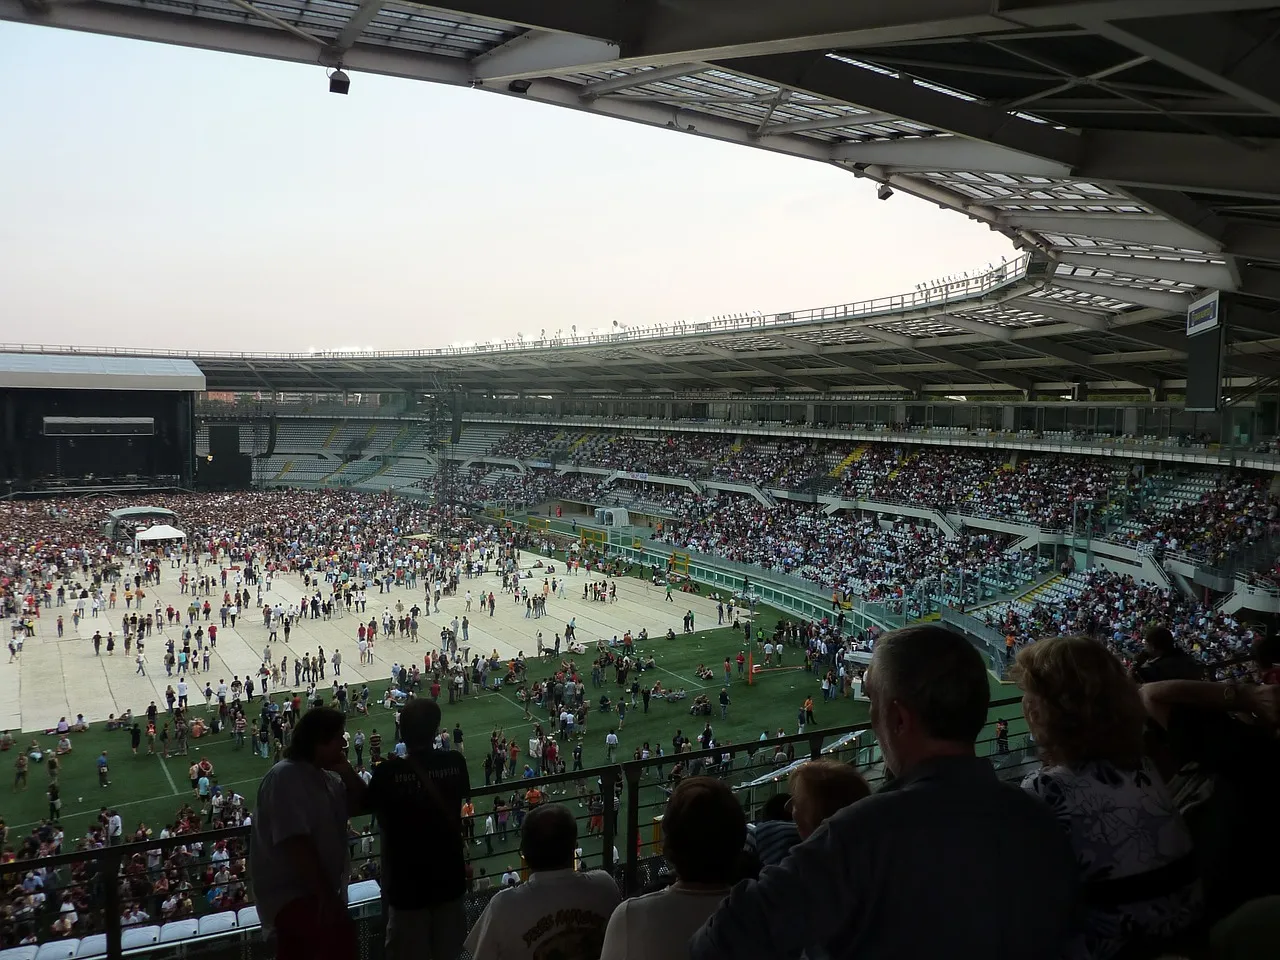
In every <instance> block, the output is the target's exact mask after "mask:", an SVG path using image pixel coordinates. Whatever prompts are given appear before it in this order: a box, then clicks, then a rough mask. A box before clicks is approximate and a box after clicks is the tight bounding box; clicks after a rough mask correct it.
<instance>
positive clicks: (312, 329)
mask: <svg viewBox="0 0 1280 960" xmlns="http://www.w3.org/2000/svg"><path fill="white" fill-rule="evenodd" d="M0 89H3V90H4V98H5V107H4V115H3V120H2V121H0V156H3V157H4V160H3V164H4V179H3V186H0V265H2V266H0V275H2V277H3V279H2V280H0V339H3V340H7V341H17V342H26V343H48V344H77V345H82V346H87V345H104V344H120V345H128V346H154V347H166V348H185V349H205V350H227V349H231V350H258V351H261V350H273V351H274V350H308V349H335V348H341V347H371V348H379V349H389V348H416V347H429V346H442V345H447V344H450V343H459V342H465V341H480V340H487V339H491V338H501V337H505V336H512V335H514V334H515V333H516V332H523V333H525V334H526V335H533V336H536V335H537V333H538V331H539V330H541V329H543V328H546V329H547V330H548V331H551V330H557V329H563V330H565V331H568V329H569V327H570V326H571V325H574V324H576V325H577V327H578V328H579V330H580V331H582V330H588V329H592V328H596V327H607V326H610V325H611V324H612V322H613V321H615V320H617V321H619V322H621V323H627V324H644V323H656V322H670V321H674V320H691V319H701V318H703V317H708V316H712V315H716V314H726V313H739V312H747V311H752V310H760V311H763V312H765V313H769V312H773V311H778V310H793V309H802V308H806V307H818V306H824V305H828V304H835V303H843V302H848V301H853V300H861V299H867V298H871V297H875V296H880V295H884V294H892V293H899V292H904V291H909V290H911V289H913V288H914V286H915V284H917V283H919V282H921V281H925V280H931V279H934V278H937V277H940V276H942V275H945V274H948V273H952V272H958V271H964V270H970V269H974V268H977V267H985V265H986V264H987V262H988V261H991V260H997V261H998V260H999V258H1000V257H1001V256H1002V255H1008V254H1010V253H1011V250H1010V248H1009V246H1008V244H1007V242H1006V241H1005V240H1004V239H1003V238H1002V237H1000V236H998V235H996V234H993V233H991V232H990V231H988V230H987V229H985V228H983V227H979V226H978V225H976V224H973V223H971V222H970V221H968V220H966V219H965V218H963V217H961V216H960V215H958V214H956V213H952V212H947V211H942V210H939V209H937V208H936V207H931V206H930V205H928V204H925V203H922V202H920V201H917V200H913V199H911V198H909V197H905V196H901V195H899V196H895V197H893V198H892V199H891V200H889V201H887V202H881V201H878V200H876V198H875V185H874V184H872V183H870V182H868V181H864V180H858V179H856V178H854V177H853V176H852V175H850V174H848V173H844V172H841V171H839V170H836V169H834V168H830V167H827V166H824V165H821V164H818V163H814V162H811V161H804V160H797V159H792V158H789V157H782V156H777V155H773V154H770V153H767V152H765V151H762V150H752V149H747V148H744V147H741V146H731V145H727V144H721V143H716V142H713V141H710V140H703V139H699V138H696V137H693V136H689V135H682V134H678V133H675V132H673V131H669V130H658V129H651V128H648V127H644V126H640V125H637V124H630V123H626V122H623V121H620V120H611V119H607V118H602V117H593V116H588V115H586V114H583V113H579V112H575V111H571V110H565V109H559V108H555V107H548V106H542V105H538V104H534V103H528V102H522V101H519V100H516V99H514V98H507V97H501V96H495V95H491V94H486V93H482V92H480V91H472V90H465V89H457V88H452V87H444V86H437V85H432V84H426V83H420V82H418V83H415V82H411V81H401V80H390V79H383V78H379V77H373V76H366V75H360V74H356V75H353V77H352V84H351V94H350V96H347V97H340V96H334V95H331V94H329V93H328V91H327V83H326V81H325V77H324V73H323V71H322V69H321V68H320V67H307V66H300V65H295V64H285V63H275V62H272V61H267V60H257V59H252V58H248V57H235V56H230V55H224V54H215V53H206V52H203V51H197V50H186V49H182V48H179V47H168V46H161V45H158V44H146V43H139V42H135V41H128V40H117V39H112V38H105V37H94V36H90V35H87V34H77V33H71V32H65V31H57V30H51V29H47V28H36V27H29V26H19V25H14V24H8V23H4V24H0Z"/></svg>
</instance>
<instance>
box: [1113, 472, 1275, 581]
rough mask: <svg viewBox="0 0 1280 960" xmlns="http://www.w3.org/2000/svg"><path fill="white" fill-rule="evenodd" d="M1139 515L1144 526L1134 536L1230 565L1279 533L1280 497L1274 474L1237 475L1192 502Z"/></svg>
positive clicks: (1135, 539) (1171, 550) (1197, 558)
mask: <svg viewBox="0 0 1280 960" xmlns="http://www.w3.org/2000/svg"><path fill="white" fill-rule="evenodd" d="M1138 519H1139V520H1140V521H1141V522H1142V523H1143V526H1142V527H1141V528H1140V529H1139V530H1137V531H1136V532H1134V533H1132V534H1130V535H1129V537H1128V539H1130V540H1131V541H1133V542H1136V543H1141V544H1150V545H1153V546H1155V547H1157V548H1159V549H1161V550H1164V551H1167V552H1168V553H1173V554H1184V555H1186V556H1189V557H1191V558H1192V559H1193V560H1195V561H1196V562H1198V563H1206V564H1209V565H1210V566H1215V567H1227V566H1230V565H1231V563H1232V561H1233V559H1234V558H1235V557H1236V556H1238V555H1239V553H1240V552H1241V550H1242V549H1243V548H1245V547H1247V546H1249V545H1251V544H1253V543H1256V542H1257V541H1259V540H1261V539H1263V538H1266V537H1275V536H1280V496H1277V495H1276V494H1275V493H1274V492H1272V477H1271V475H1269V474H1244V473H1239V474H1232V475H1228V476H1223V477H1220V478H1218V481H1217V483H1216V485H1215V486H1214V488H1213V489H1212V490H1210V491H1208V492H1206V493H1205V494H1203V495H1202V496H1201V497H1200V498H1199V499H1198V500H1196V501H1195V502H1193V503H1188V504H1184V505H1182V506H1179V507H1175V508H1174V509H1172V510H1168V511H1162V512H1160V513H1159V514H1156V513H1154V512H1153V511H1150V510H1149V511H1147V512H1145V513H1143V514H1140V515H1139V517H1138Z"/></svg>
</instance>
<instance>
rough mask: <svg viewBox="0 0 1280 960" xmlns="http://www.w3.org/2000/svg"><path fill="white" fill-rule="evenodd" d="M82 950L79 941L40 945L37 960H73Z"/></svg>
mask: <svg viewBox="0 0 1280 960" xmlns="http://www.w3.org/2000/svg"><path fill="white" fill-rule="evenodd" d="M79 949H80V941H79V940H54V941H52V942H51V943H42V944H40V950H39V952H37V953H36V960H72V958H73V957H75V955H76V951H77V950H79Z"/></svg>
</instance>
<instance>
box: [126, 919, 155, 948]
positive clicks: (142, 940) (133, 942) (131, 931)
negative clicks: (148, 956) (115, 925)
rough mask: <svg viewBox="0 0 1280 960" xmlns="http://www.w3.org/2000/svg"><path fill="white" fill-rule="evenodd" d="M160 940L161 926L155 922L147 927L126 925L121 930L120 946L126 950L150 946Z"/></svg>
mask: <svg viewBox="0 0 1280 960" xmlns="http://www.w3.org/2000/svg"><path fill="white" fill-rule="evenodd" d="M159 942H160V927H158V926H157V925H156V924H154V923H153V924H150V925H148V926H145V927H125V928H124V930H122V931H121V932H120V946H121V947H122V948H123V949H125V950H137V949H138V948H139V947H150V946H152V945H153V944H157V943H159Z"/></svg>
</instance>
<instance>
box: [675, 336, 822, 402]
mask: <svg viewBox="0 0 1280 960" xmlns="http://www.w3.org/2000/svg"><path fill="white" fill-rule="evenodd" d="M699 346H700V347H701V348H702V349H703V350H705V351H706V352H707V353H710V354H713V355H715V356H717V357H724V358H725V359H726V360H732V361H733V362H734V363H741V364H743V365H745V366H748V367H750V368H751V369H753V370H759V371H760V372H761V373H764V374H768V375H769V376H771V377H775V378H777V379H778V380H784V381H786V382H787V383H795V384H799V385H800V386H802V387H807V388H808V389H810V390H817V391H818V392H820V393H825V392H826V391H828V390H830V389H831V385H830V384H829V383H827V382H826V381H823V380H816V379H814V378H813V377H807V376H804V375H803V374H793V373H791V372H790V371H789V370H787V369H786V368H785V367H783V366H780V365H779V364H776V363H770V362H769V361H767V360H757V359H755V358H754V357H752V356H750V354H746V355H744V351H739V350H726V349H725V348H724V347H713V346H711V345H710V344H707V343H703V344H700V345H699Z"/></svg>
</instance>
